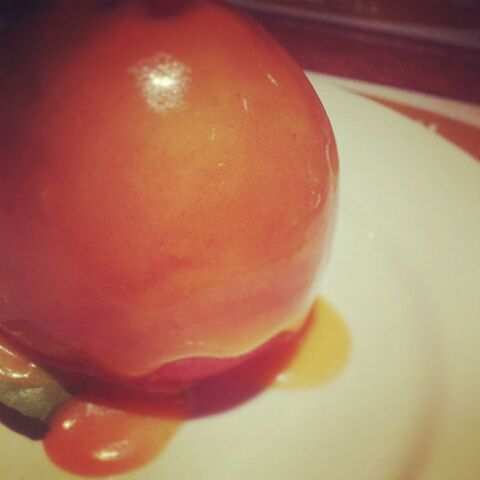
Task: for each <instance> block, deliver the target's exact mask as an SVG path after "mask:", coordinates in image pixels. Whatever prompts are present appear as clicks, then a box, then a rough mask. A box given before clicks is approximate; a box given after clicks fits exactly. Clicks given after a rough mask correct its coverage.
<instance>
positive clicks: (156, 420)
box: [0, 299, 351, 477]
mask: <svg viewBox="0 0 480 480" xmlns="http://www.w3.org/2000/svg"><path fill="white" fill-rule="evenodd" d="M0 345H1V346H0V383H2V382H5V381H7V376H10V377H11V376H12V375H17V376H18V379H17V380H18V381H20V382H27V383H26V385H30V384H31V383H29V382H32V381H34V384H36V385H41V384H42V381H48V382H55V380H54V379H53V378H51V377H50V375H48V374H47V373H44V372H43V370H42V369H40V368H38V367H36V366H35V365H34V364H33V363H31V362H30V361H29V360H28V359H27V358H26V357H24V356H22V355H20V354H18V353H16V352H15V351H14V350H13V349H12V348H11V347H9V346H8V345H7V343H6V342H3V339H1V338H0ZM350 349H351V339H350V335H349V332H348V329H347V327H346V325H345V323H344V322H343V320H342V319H341V317H340V316H339V314H338V313H337V312H336V311H335V310H334V309H333V308H332V307H331V306H330V305H328V304H327V303H326V302H325V301H324V300H320V299H319V300H317V301H316V302H315V304H314V306H313V307H312V309H311V311H310V313H309V315H308V318H307V319H306V321H305V322H304V324H303V326H302V327H301V328H300V329H299V330H298V331H297V332H295V333H285V334H282V335H281V336H279V337H278V338H277V339H276V340H275V342H272V344H271V346H270V347H269V348H267V349H265V350H262V351H261V352H260V353H259V354H258V355H255V356H253V357H252V358H251V359H250V360H248V361H246V362H245V363H243V364H241V365H239V366H237V367H235V368H233V369H232V370H230V371H228V372H227V373H225V374H222V375H218V376H216V377H213V378H210V379H206V380H204V381H202V382H200V383H198V384H197V385H195V386H194V387H192V388H191V389H190V390H188V391H184V392H180V393H178V394H176V395H170V396H159V395H158V394H156V395H155V394H150V395H146V394H143V393H136V394H135V393H133V392H130V393H129V394H128V395H125V394H123V395H122V394H119V392H116V391H115V390H109V391H108V392H107V391H101V390H100V391H94V390H92V389H86V390H84V391H81V392H80V391H79V393H78V394H77V395H75V396H74V397H73V398H71V399H70V400H67V401H66V402H65V403H64V404H63V405H61V407H59V408H58V409H57V410H56V411H55V413H54V414H53V415H52V416H51V418H50V422H49V423H50V430H49V432H48V433H47V435H46V436H45V438H44V447H45V451H46V453H47V455H48V456H49V458H50V459H51V460H52V461H53V462H54V463H55V464H56V465H57V466H59V467H60V468H63V469H65V470H67V471H69V472H71V473H75V474H77V475H81V476H84V477H98V476H110V475H115V474H119V473H123V472H127V471H130V470H133V469H135V468H138V467H140V466H142V465H145V464H146V463H148V462H150V461H151V460H152V459H154V458H155V457H156V456H158V455H159V453H161V452H162V450H163V449H164V448H165V447H166V446H167V445H168V443H169V441H170V440H171V438H172V437H173V436H174V435H175V433H176V432H177V431H178V429H179V428H180V427H181V425H182V423H183V422H184V421H186V420H188V419H194V418H198V417H203V416H207V415H214V414H218V413H220V412H223V411H226V410H230V409H232V408H234V407H237V406H239V405H241V404H243V403H245V402H246V401H248V400H251V399H252V398H254V397H255V396H256V395H258V394H259V393H261V392H262V391H264V390H265V388H267V387H269V386H272V387H275V388H283V389H305V388H311V387H316V386H319V385H322V384H325V383H326V382H328V381H331V380H332V379H333V378H334V377H335V376H336V375H338V374H339V373H340V372H341V370H342V368H343V367H344V366H345V365H346V363H347V361H348V357H349V352H350ZM10 377H9V378H8V381H11V378H10Z"/></svg>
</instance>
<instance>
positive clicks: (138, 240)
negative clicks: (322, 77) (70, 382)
mask: <svg viewBox="0 0 480 480" xmlns="http://www.w3.org/2000/svg"><path fill="white" fill-rule="evenodd" d="M73 3H74V2H72V4H73ZM143 7H144V3H143V2H120V4H119V5H116V6H111V7H109V6H105V7H104V8H96V7H95V6H92V5H91V4H85V3H82V4H81V5H80V4H79V3H78V2H75V3H74V5H69V6H64V7H56V8H52V9H51V10H49V11H46V12H44V13H42V14H41V15H39V16H38V17H35V18H32V19H31V20H30V23H29V24H28V25H26V26H24V27H23V30H22V28H20V27H19V29H18V30H17V31H15V32H13V31H12V33H11V37H8V38H6V39H5V42H4V43H5V45H6V46H5V48H2V49H0V63H1V64H2V75H0V89H1V91H2V98H1V108H0V232H1V233H2V237H1V239H0V297H1V298H2V299H3V298H4V299H5V301H0V324H1V326H2V328H4V329H5V330H8V331H9V332H12V333H14V334H16V338H17V339H18V341H19V342H22V344H23V345H24V346H25V347H26V348H30V349H31V350H32V351H36V352H37V353H38V354H41V355H43V356H44V357H45V359H47V360H50V361H52V362H56V363H57V364H59V365H64V366H66V367H67V368H68V370H69V371H71V370H74V369H77V370H80V371H82V372H85V373H88V374H91V375H96V376H99V377H103V378H107V379H108V378H112V377H116V378H117V379H122V380H124V381H130V380H131V381H135V380H138V379H141V378H144V377H147V376H149V375H152V374H153V375H154V374H155V373H156V372H157V371H158V370H159V369H160V368H162V367H164V366H165V365H168V363H169V362H175V361H179V360H185V359H187V360H188V359H190V358H193V357H197V358H201V357H203V358H206V357H222V358H231V357H238V356H240V355H243V354H246V353H249V352H251V351H252V350H254V349H256V348H258V347H259V346H261V345H262V344H264V343H265V342H267V341H268V340H270V339H271V338H273V337H274V336H276V335H277V334H278V333H280V332H283V331H284V330H286V329H291V328H292V322H293V323H294V322H296V321H297V320H298V319H300V318H302V317H303V316H304V315H305V313H306V311H307V310H308V308H309V305H310V304H311V302H312V301H313V299H314V294H315V282H316V279H317V278H318V275H319V270H320V267H321V265H322V258H323V256H324V255H326V254H327V253H328V250H329V245H330V239H331V231H332V224H333V216H334V215H333V214H334V210H335V204H336V185H337V173H338V159H337V153H336V148H335V140H334V138H333V132H332V129H331V126H330V123H329V120H328V118H327V115H326V113H325V111H324V109H323V107H322V105H321V103H320V101H319V100H318V96H317V95H316V93H315V91H314V90H313V88H312V86H311V85H310V84H309V82H308V80H307V79H306V78H305V75H304V73H303V72H302V71H301V70H300V68H299V67H298V66H297V65H296V64H295V63H294V62H293V61H292V60H291V59H290V58H289V57H288V56H287V55H286V53H285V52H284V51H283V50H282V49H281V48H280V47H279V46H278V45H277V44H276V43H275V42H274V41H273V40H272V39H271V38H270V37H269V36H268V35H267V34H265V33H264V32H263V31H262V30H261V29H260V28H259V27H258V26H256V25H255V24H254V23H252V22H249V21H248V19H246V17H243V16H241V15H236V14H235V13H232V11H230V10H229V9H227V8H225V7H223V6H221V5H220V4H219V3H216V2H208V1H200V2H191V4H190V3H189V4H188V6H186V8H185V9H184V10H182V11H181V12H180V13H178V15H167V16H162V15H158V16H155V15H150V14H149V13H148V12H147V11H146V10H145V9H144V8H143ZM125 32H128V35H127V34H126V33H125ZM183 370H184V372H185V371H186V370H188V367H185V368H184V369H183ZM203 373H204V375H203V376H204V377H206V376H208V375H210V374H211V371H210V370H209V369H208V368H205V371H204V372H203ZM215 373H216V372H215ZM183 378H184V375H183V376H182V379H183Z"/></svg>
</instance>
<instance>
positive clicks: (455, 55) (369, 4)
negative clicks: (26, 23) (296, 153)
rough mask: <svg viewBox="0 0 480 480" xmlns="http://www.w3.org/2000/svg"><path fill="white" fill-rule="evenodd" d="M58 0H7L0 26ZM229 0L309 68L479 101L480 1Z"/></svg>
mask: <svg viewBox="0 0 480 480" xmlns="http://www.w3.org/2000/svg"><path fill="white" fill-rule="evenodd" d="M54 1H55V0H0V28H1V25H2V24H3V25H6V24H8V23H11V22H13V21H15V20H16V19H18V18H20V17H21V16H24V15H28V14H29V13H31V12H33V11H35V10H36V9H39V8H42V6H44V5H45V4H49V3H52V2H54ZM59 1H71V2H74V1H85V0H59ZM87 1H88V0H87ZM97 1H98V0H97ZM100 1H105V0H100ZM106 1H107V2H108V1H112V0H106ZM113 1H116V0H113ZM153 1H159V2H168V3H169V4H170V3H172V2H174V1H175V0H153ZM226 1H228V2H229V3H231V4H234V5H237V6H239V7H241V8H243V9H245V10H247V11H249V12H250V13H251V14H252V15H254V16H255V17H256V18H257V20H258V21H260V22H261V23H262V24H263V25H264V26H265V27H266V28H267V29H268V30H269V31H270V33H271V34H272V35H273V36H274V37H275V38H276V39H277V40H278V41H279V42H280V43H281V44H282V45H283V46H284V47H285V48H286V49H287V51H289V52H290V54H291V55H292V56H293V57H294V58H295V59H296V60H297V61H298V62H299V63H300V65H301V66H302V67H303V68H304V69H308V70H313V71H316V72H319V73H323V74H327V75H333V76H337V77H343V78H349V79H355V80H362V81H366V82H373V83H377V84H381V85H389V86H394V87H400V88H403V89H408V90H413V91H418V92H424V93H429V94H434V95H439V96H442V97H446V98H451V99H458V100H463V101H466V102H473V103H475V104H477V103H480V1H479V0H401V1H399V0H226Z"/></svg>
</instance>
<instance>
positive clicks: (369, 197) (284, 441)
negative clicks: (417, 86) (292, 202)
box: [0, 75, 480, 480]
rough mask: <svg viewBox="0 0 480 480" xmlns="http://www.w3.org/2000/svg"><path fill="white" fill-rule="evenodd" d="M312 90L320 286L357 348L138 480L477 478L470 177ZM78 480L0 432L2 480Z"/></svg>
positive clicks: (479, 202)
mask: <svg viewBox="0 0 480 480" xmlns="http://www.w3.org/2000/svg"><path fill="white" fill-rule="evenodd" d="M311 79H312V81H313V83H314V85H315V87H316V88H317V90H318V91H319V93H320V96H321V98H322V99H323V101H324V104H325V107H326V109H327V111H328V114H329V116H330V118H331V120H332V123H333V126H334V130H335V132H336V136H337V140H338V147H339V152H340V157H341V183H340V189H341V202H340V211H339V221H338V228H337V233H336V238H335V243H334V250H333V255H332V259H331V262H330V265H329V266H328V269H327V273H326V277H325V279H324V282H323V285H322V296H324V297H325V298H326V299H327V300H328V301H329V302H330V303H331V304H333V305H334V306H335V307H336V309H337V310H339V311H340V313H341V314H342V315H343V317H344V318H345V320H346V322H347V324H348V327H349V329H350V331H351V335H352V341H353V349H352V354H351V357H350V360H349V363H348V365H347V366H346V368H345V369H344V370H343V372H342V373H341V375H340V376H339V377H338V378H337V379H335V380H334V381H333V382H332V383H330V384H328V385H326V386H322V387H318V388H316V389H310V390H304V391H285V390H284V391H280V390H268V391H266V392H265V393H264V394H262V395H260V396H258V397H256V398H255V399H253V400H252V401H250V402H248V403H246V404H244V405H242V406H241V407H240V408H237V409H234V410H231V411H229V412H227V413H224V414H221V415H217V416H214V417H208V418H203V419H201V420H195V421H191V422H187V423H186V424H185V425H184V427H183V428H182V430H181V431H180V433H179V434H178V435H177V436H176V437H175V438H174V439H173V441H172V442H171V444H170V445H169V446H168V448H167V449H166V451H165V452H164V453H163V455H161V456H160V457H159V458H158V460H157V461H155V462H154V463H152V464H151V465H149V466H147V467H146V468H143V469H140V470H137V471H136V472H134V473H132V474H129V475H126V476H123V477H122V478H125V479H135V480H147V479H148V480H151V479H160V478H161V479H162V480H183V479H195V480H227V479H228V480H245V479H247V478H252V479H254V480H293V479H295V480H296V479H299V480H317V479H318V480H320V479H322V480H324V479H328V480H413V478H415V479H417V478H421V479H422V480H452V479H456V480H477V479H478V478H480V454H479V452H480V381H479V378H480V374H479V373H480V372H479V364H480V362H479V360H480V358H479V353H478V352H479V345H480V321H479V319H480V300H479V298H480V293H479V285H480V265H479V253H478V252H479V247H480V165H479V164H478V163H475V161H474V160H473V159H472V158H470V157H468V155H466V154H465V153H463V152H462V151H461V150H459V149H458V148H456V147H455V146H453V145H451V144H449V143H448V142H446V141H444V140H442V139H441V138H440V137H438V136H436V135H435V134H434V133H432V132H430V131H428V130H426V129H424V128H423V127H421V126H420V125H418V124H416V123H413V122H411V121H409V120H407V119H406V118H404V117H402V116H400V115H398V114H396V113H394V112H392V111H390V110H388V109H386V108H384V107H382V106H380V105H378V104H375V103H373V102H371V101H369V100H367V99H364V98H361V97H359V96H356V95H353V94H350V93H347V92H346V91H344V90H340V89H336V88H333V87H331V86H328V85H326V84H323V83H321V81H320V80H319V78H318V77H316V76H315V75H311ZM68 478H77V477H73V476H71V475H68V474H65V473H63V472H61V471H59V470H57V469H56V468H55V467H54V466H53V465H51V464H50V462H49V461H48V460H47V459H46V457H45V455H44V453H43V450H42V446H41V444H40V443H38V442H37V443H33V442H31V441H28V440H26V439H25V438H23V437H21V436H19V435H16V434H13V433H12V432H10V431H9V430H7V429H6V428H3V427H0V479H1V480H54V479H68Z"/></svg>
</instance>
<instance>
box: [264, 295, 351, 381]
mask: <svg viewBox="0 0 480 480" xmlns="http://www.w3.org/2000/svg"><path fill="white" fill-rule="evenodd" d="M311 315H313V318H311V319H310V320H309V322H308V323H307V328H308V330H307V331H306V332H304V334H303V335H302V336H301V338H300V339H299V342H300V345H299V346H298V348H297V351H296V352H295V354H294V355H293V357H292V358H291V360H290V362H289V363H288V365H286V366H285V368H284V369H283V370H282V371H281V372H280V373H278V374H277V375H276V377H275V379H274V382H273V386H275V387H279V388H291V389H294V388H310V387H315V386H317V385H322V384H324V383H327V382H328V381H330V380H332V379H333V378H335V377H336V376H337V375H338V374H339V373H340V372H341V370H342V368H343V367H344V366H345V364H346V363H347V361H348V357H349V354H350V349H351V339H350V333H349V331H348V329H347V326H346V325H345V323H344V322H343V320H342V318H341V317H340V315H339V314H338V313H337V312H336V311H335V310H334V309H333V308H332V307H331V306H330V305H329V304H328V303H327V302H325V301H324V300H321V299H319V300H317V302H316V304H315V306H314V307H313V312H312V314H311Z"/></svg>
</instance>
